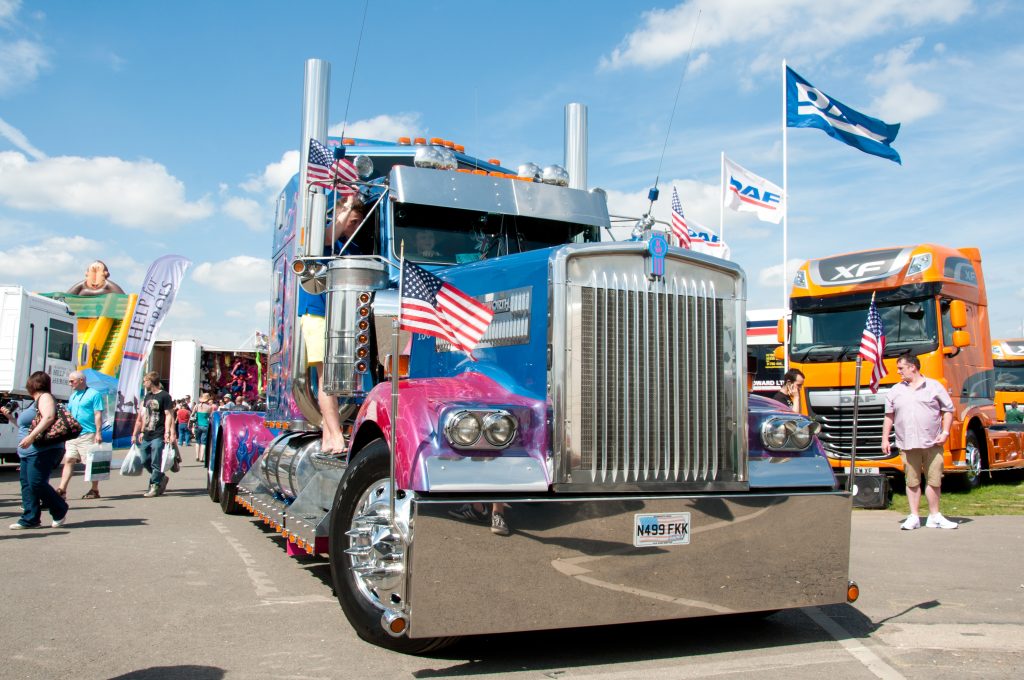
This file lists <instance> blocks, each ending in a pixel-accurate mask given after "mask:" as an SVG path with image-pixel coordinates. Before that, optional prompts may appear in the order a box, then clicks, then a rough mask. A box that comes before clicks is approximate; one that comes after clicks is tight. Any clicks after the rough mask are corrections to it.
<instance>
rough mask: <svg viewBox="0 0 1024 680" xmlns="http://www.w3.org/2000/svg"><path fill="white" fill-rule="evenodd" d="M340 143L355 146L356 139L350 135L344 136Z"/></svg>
mask: <svg viewBox="0 0 1024 680" xmlns="http://www.w3.org/2000/svg"><path fill="white" fill-rule="evenodd" d="M341 143H342V144H344V145H345V146H355V143H356V140H354V139H352V138H351V137H345V138H344V139H343V140H341Z"/></svg>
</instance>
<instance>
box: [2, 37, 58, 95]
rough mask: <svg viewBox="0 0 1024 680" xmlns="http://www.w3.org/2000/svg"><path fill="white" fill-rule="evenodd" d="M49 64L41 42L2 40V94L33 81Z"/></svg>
mask: <svg viewBox="0 0 1024 680" xmlns="http://www.w3.org/2000/svg"><path fill="white" fill-rule="evenodd" d="M49 65H50V62H49V60H48V59H47V57H46V48H45V47H43V46H42V45H41V44H39V43H37V42H33V41H31V40H25V39H21V40H15V41H13V42H8V41H5V40H0V95H3V94H8V93H10V92H13V91H14V90H16V89H18V88H19V87H21V86H23V85H27V84H28V83H31V82H32V81H34V80H35V79H36V78H37V77H39V73H40V71H42V70H43V69H45V68H47V67H49Z"/></svg>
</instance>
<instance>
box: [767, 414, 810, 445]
mask: <svg viewBox="0 0 1024 680" xmlns="http://www.w3.org/2000/svg"><path fill="white" fill-rule="evenodd" d="M820 429H821V425H820V424H819V423H817V422H815V421H813V420H807V419H806V418H799V419H794V418H772V419H771V420H769V421H768V422H766V423H765V424H764V426H763V427H762V428H761V439H762V441H764V445H765V446H766V447H767V448H769V449H772V450H776V451H778V450H782V449H785V450H790V451H803V450H804V449H806V448H807V447H808V446H810V445H811V441H812V440H813V439H814V435H816V434H818V431H819V430H820Z"/></svg>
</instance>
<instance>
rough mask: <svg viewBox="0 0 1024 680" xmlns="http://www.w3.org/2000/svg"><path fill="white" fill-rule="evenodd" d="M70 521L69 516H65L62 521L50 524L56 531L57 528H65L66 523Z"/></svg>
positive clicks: (56, 520)
mask: <svg viewBox="0 0 1024 680" xmlns="http://www.w3.org/2000/svg"><path fill="white" fill-rule="evenodd" d="M67 521H68V516H67V515H64V516H63V517H61V518H60V519H55V520H53V521H52V522H51V523H50V526H51V527H53V528H54V529H56V528H57V527H62V526H64V523H65V522H67Z"/></svg>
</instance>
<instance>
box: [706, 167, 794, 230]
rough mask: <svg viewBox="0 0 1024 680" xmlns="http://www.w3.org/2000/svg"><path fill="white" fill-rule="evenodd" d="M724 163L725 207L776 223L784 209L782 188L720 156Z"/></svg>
mask: <svg viewBox="0 0 1024 680" xmlns="http://www.w3.org/2000/svg"><path fill="white" fill-rule="evenodd" d="M722 159H723V162H724V163H725V178H726V181H725V197H724V201H725V207H726V208H732V209H733V210H735V211H737V212H752V213H756V214H757V217H758V219H760V220H763V221H765V222H773V223H775V224H778V223H779V222H781V221H782V215H783V213H784V212H785V210H786V207H785V203H784V201H783V196H782V189H780V188H779V187H778V186H776V185H775V184H772V183H771V182H769V181H768V180H766V179H765V178H764V177H759V176H757V175H755V174H754V173H752V172H750V171H749V170H747V169H746V168H744V167H743V166H741V165H738V164H736V163H733V162H732V161H731V160H729V159H728V158H726V157H725V156H724V155H723V156H722Z"/></svg>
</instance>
